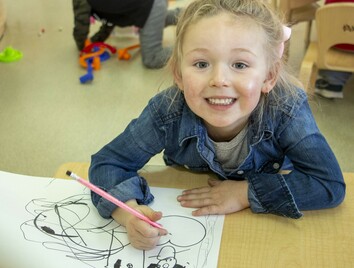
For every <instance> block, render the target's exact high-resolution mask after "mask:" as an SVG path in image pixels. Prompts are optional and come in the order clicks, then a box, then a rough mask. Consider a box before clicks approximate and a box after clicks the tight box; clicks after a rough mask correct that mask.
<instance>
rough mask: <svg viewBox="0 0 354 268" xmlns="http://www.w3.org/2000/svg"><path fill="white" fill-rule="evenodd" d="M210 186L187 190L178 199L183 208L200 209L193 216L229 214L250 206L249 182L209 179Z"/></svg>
mask: <svg viewBox="0 0 354 268" xmlns="http://www.w3.org/2000/svg"><path fill="white" fill-rule="evenodd" d="M208 184H209V186H206V187H201V188H194V189H190V190H185V191H183V192H182V194H181V195H180V196H178V197H177V200H178V201H179V202H180V204H181V206H182V207H188V208H198V209H197V210H194V211H193V212H192V215H193V216H202V215H210V214H229V213H233V212H237V211H240V210H242V209H245V208H248V207H249V206H250V205H249V202H248V183H247V181H233V180H225V181H221V180H216V179H209V180H208Z"/></svg>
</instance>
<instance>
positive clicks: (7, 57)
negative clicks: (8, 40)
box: [0, 47, 23, 62]
mask: <svg viewBox="0 0 354 268" xmlns="http://www.w3.org/2000/svg"><path fill="white" fill-rule="evenodd" d="M22 56H23V54H22V52H21V51H19V50H16V49H14V48H12V47H6V48H5V49H4V50H3V51H2V52H0V61H1V62H13V61H17V60H20V59H21V58H22Z"/></svg>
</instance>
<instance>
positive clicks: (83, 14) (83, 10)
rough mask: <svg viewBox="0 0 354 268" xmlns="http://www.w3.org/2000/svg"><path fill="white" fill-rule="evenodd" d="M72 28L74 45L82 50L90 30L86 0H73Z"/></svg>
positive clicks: (88, 8)
mask: <svg viewBox="0 0 354 268" xmlns="http://www.w3.org/2000/svg"><path fill="white" fill-rule="evenodd" d="M73 11H74V30H73V36H74V40H75V43H76V46H77V48H78V49H79V50H82V49H83V48H84V46H85V41H86V39H87V36H88V34H89V31H90V16H91V7H90V5H89V4H88V3H87V0H73Z"/></svg>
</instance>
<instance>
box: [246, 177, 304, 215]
mask: <svg viewBox="0 0 354 268" xmlns="http://www.w3.org/2000/svg"><path fill="white" fill-rule="evenodd" d="M247 180H248V183H249V187H248V200H249V203H250V207H251V210H252V212H254V213H272V214H275V215H279V216H284V217H288V218H293V219H298V218H301V217H302V215H303V214H302V213H301V212H300V211H299V209H298V208H297V205H296V203H295V200H294V197H293V195H292V194H291V192H290V190H289V187H288V186H287V184H286V182H285V179H284V177H283V176H282V175H281V174H253V175H252V176H250V177H248V178H247Z"/></svg>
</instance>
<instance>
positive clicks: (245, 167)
mask: <svg viewBox="0 0 354 268" xmlns="http://www.w3.org/2000/svg"><path fill="white" fill-rule="evenodd" d="M264 2H265V1H262V0H196V1H193V2H192V3H191V4H190V5H189V6H188V8H187V9H186V10H185V11H184V12H183V14H182V15H181V17H180V18H179V21H178V24H177V29H176V31H177V32H176V44H175V48H174V52H173V54H172V58H171V60H170V65H171V67H172V71H173V75H174V78H175V82H176V85H174V86H172V87H170V88H169V89H167V90H165V91H163V92H161V93H159V94H157V95H156V96H155V97H153V98H152V99H151V100H150V101H149V104H148V105H147V107H146V108H145V109H144V110H143V112H142V114H141V115H140V116H139V118H137V119H135V120H133V121H132V122H131V123H130V124H129V125H128V127H127V128H126V129H125V131H124V132H123V133H122V134H121V135H119V136H118V137H117V138H115V139H114V140H113V141H112V142H110V143H109V144H107V145H106V146H104V147H103V148H102V149H101V150H100V151H99V152H98V153H96V154H95V155H93V156H92V163H91V167H90V172H89V175H90V180H91V181H92V182H93V183H94V184H96V185H98V186H99V187H101V188H102V189H104V190H106V191H108V192H109V193H110V194H112V195H113V196H115V197H117V198H118V199H120V200H122V201H124V202H126V203H127V204H128V205H130V206H132V207H134V208H135V209H137V210H139V211H141V212H142V213H144V214H145V215H147V216H148V217H149V218H150V219H152V220H154V221H156V220H159V219H160V218H161V217H162V214H161V213H160V212H155V211H153V210H152V209H150V208H149V207H147V206H146V205H147V204H149V203H150V202H151V201H152V200H153V196H152V195H151V193H150V191H149V187H148V185H147V183H146V181H145V180H144V178H142V177H140V176H139V175H138V174H137V171H138V170H139V169H141V168H142V167H143V166H144V165H145V164H146V163H147V162H148V160H149V159H150V158H151V157H152V156H154V155H156V154H158V153H160V152H161V151H163V152H164V160H165V162H166V164H167V165H177V166H186V167H187V168H189V169H191V170H194V171H211V172H214V173H216V174H217V175H218V176H219V177H220V180H210V181H209V187H203V188H199V189H190V190H186V191H184V192H183V193H182V194H181V195H180V196H178V197H177V200H178V201H179V202H180V204H181V206H184V207H191V208H195V211H194V212H193V215H194V216H199V215H207V214H229V213H234V212H237V211H240V210H242V209H245V208H248V207H250V208H251V210H252V211H253V212H255V213H272V214H276V215H281V216H285V217H290V218H295V219H296V218H300V217H301V216H302V214H301V212H300V211H301V210H313V209H323V208H331V207H335V206H338V205H339V204H340V203H341V202H342V201H343V198H344V195H345V184H344V181H343V177H342V173H341V170H340V168H339V165H338V163H337V160H336V158H335V156H334V154H333V152H332V150H331V149H330V147H329V145H328V144H327V142H326V140H325V138H324V137H323V136H322V134H321V133H320V132H319V129H318V128H317V126H316V122H315V120H314V118H313V116H312V113H311V110H310V107H309V105H308V102H307V98H306V94H305V93H304V91H303V90H301V89H299V88H297V87H296V86H295V85H294V83H296V79H294V78H293V77H292V76H290V75H289V74H288V73H287V72H286V71H285V70H284V68H283V63H282V60H281V56H282V55H281V53H282V47H283V40H284V32H283V26H282V24H281V22H280V20H279V19H278V18H277V17H276V16H275V15H274V13H273V12H272V10H271V9H270V8H269V7H268V6H267V5H266V4H265V3H264ZM286 163H291V166H292V170H291V172H290V173H289V174H286V175H285V174H280V173H279V171H280V170H281V169H284V168H285V164H286ZM92 200H93V203H94V204H95V205H96V206H97V209H98V211H99V213H100V214H101V215H102V216H103V217H111V216H112V217H113V218H114V219H115V220H116V221H117V222H119V223H121V224H123V225H125V226H126V228H127V232H128V236H129V239H130V241H131V243H132V245H133V246H134V247H136V248H140V249H150V248H152V247H154V246H155V245H156V244H157V242H158V240H159V236H161V235H165V234H166V232H167V231H166V230H164V229H157V228H154V227H152V226H150V225H149V224H147V223H146V222H144V221H141V220H139V219H137V218H135V217H134V216H132V215H130V214H127V213H126V212H125V211H123V210H121V209H119V208H116V206H115V205H113V204H112V203H110V202H109V201H106V200H105V199H102V198H101V197H100V196H97V195H95V194H94V193H93V194H92Z"/></svg>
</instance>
